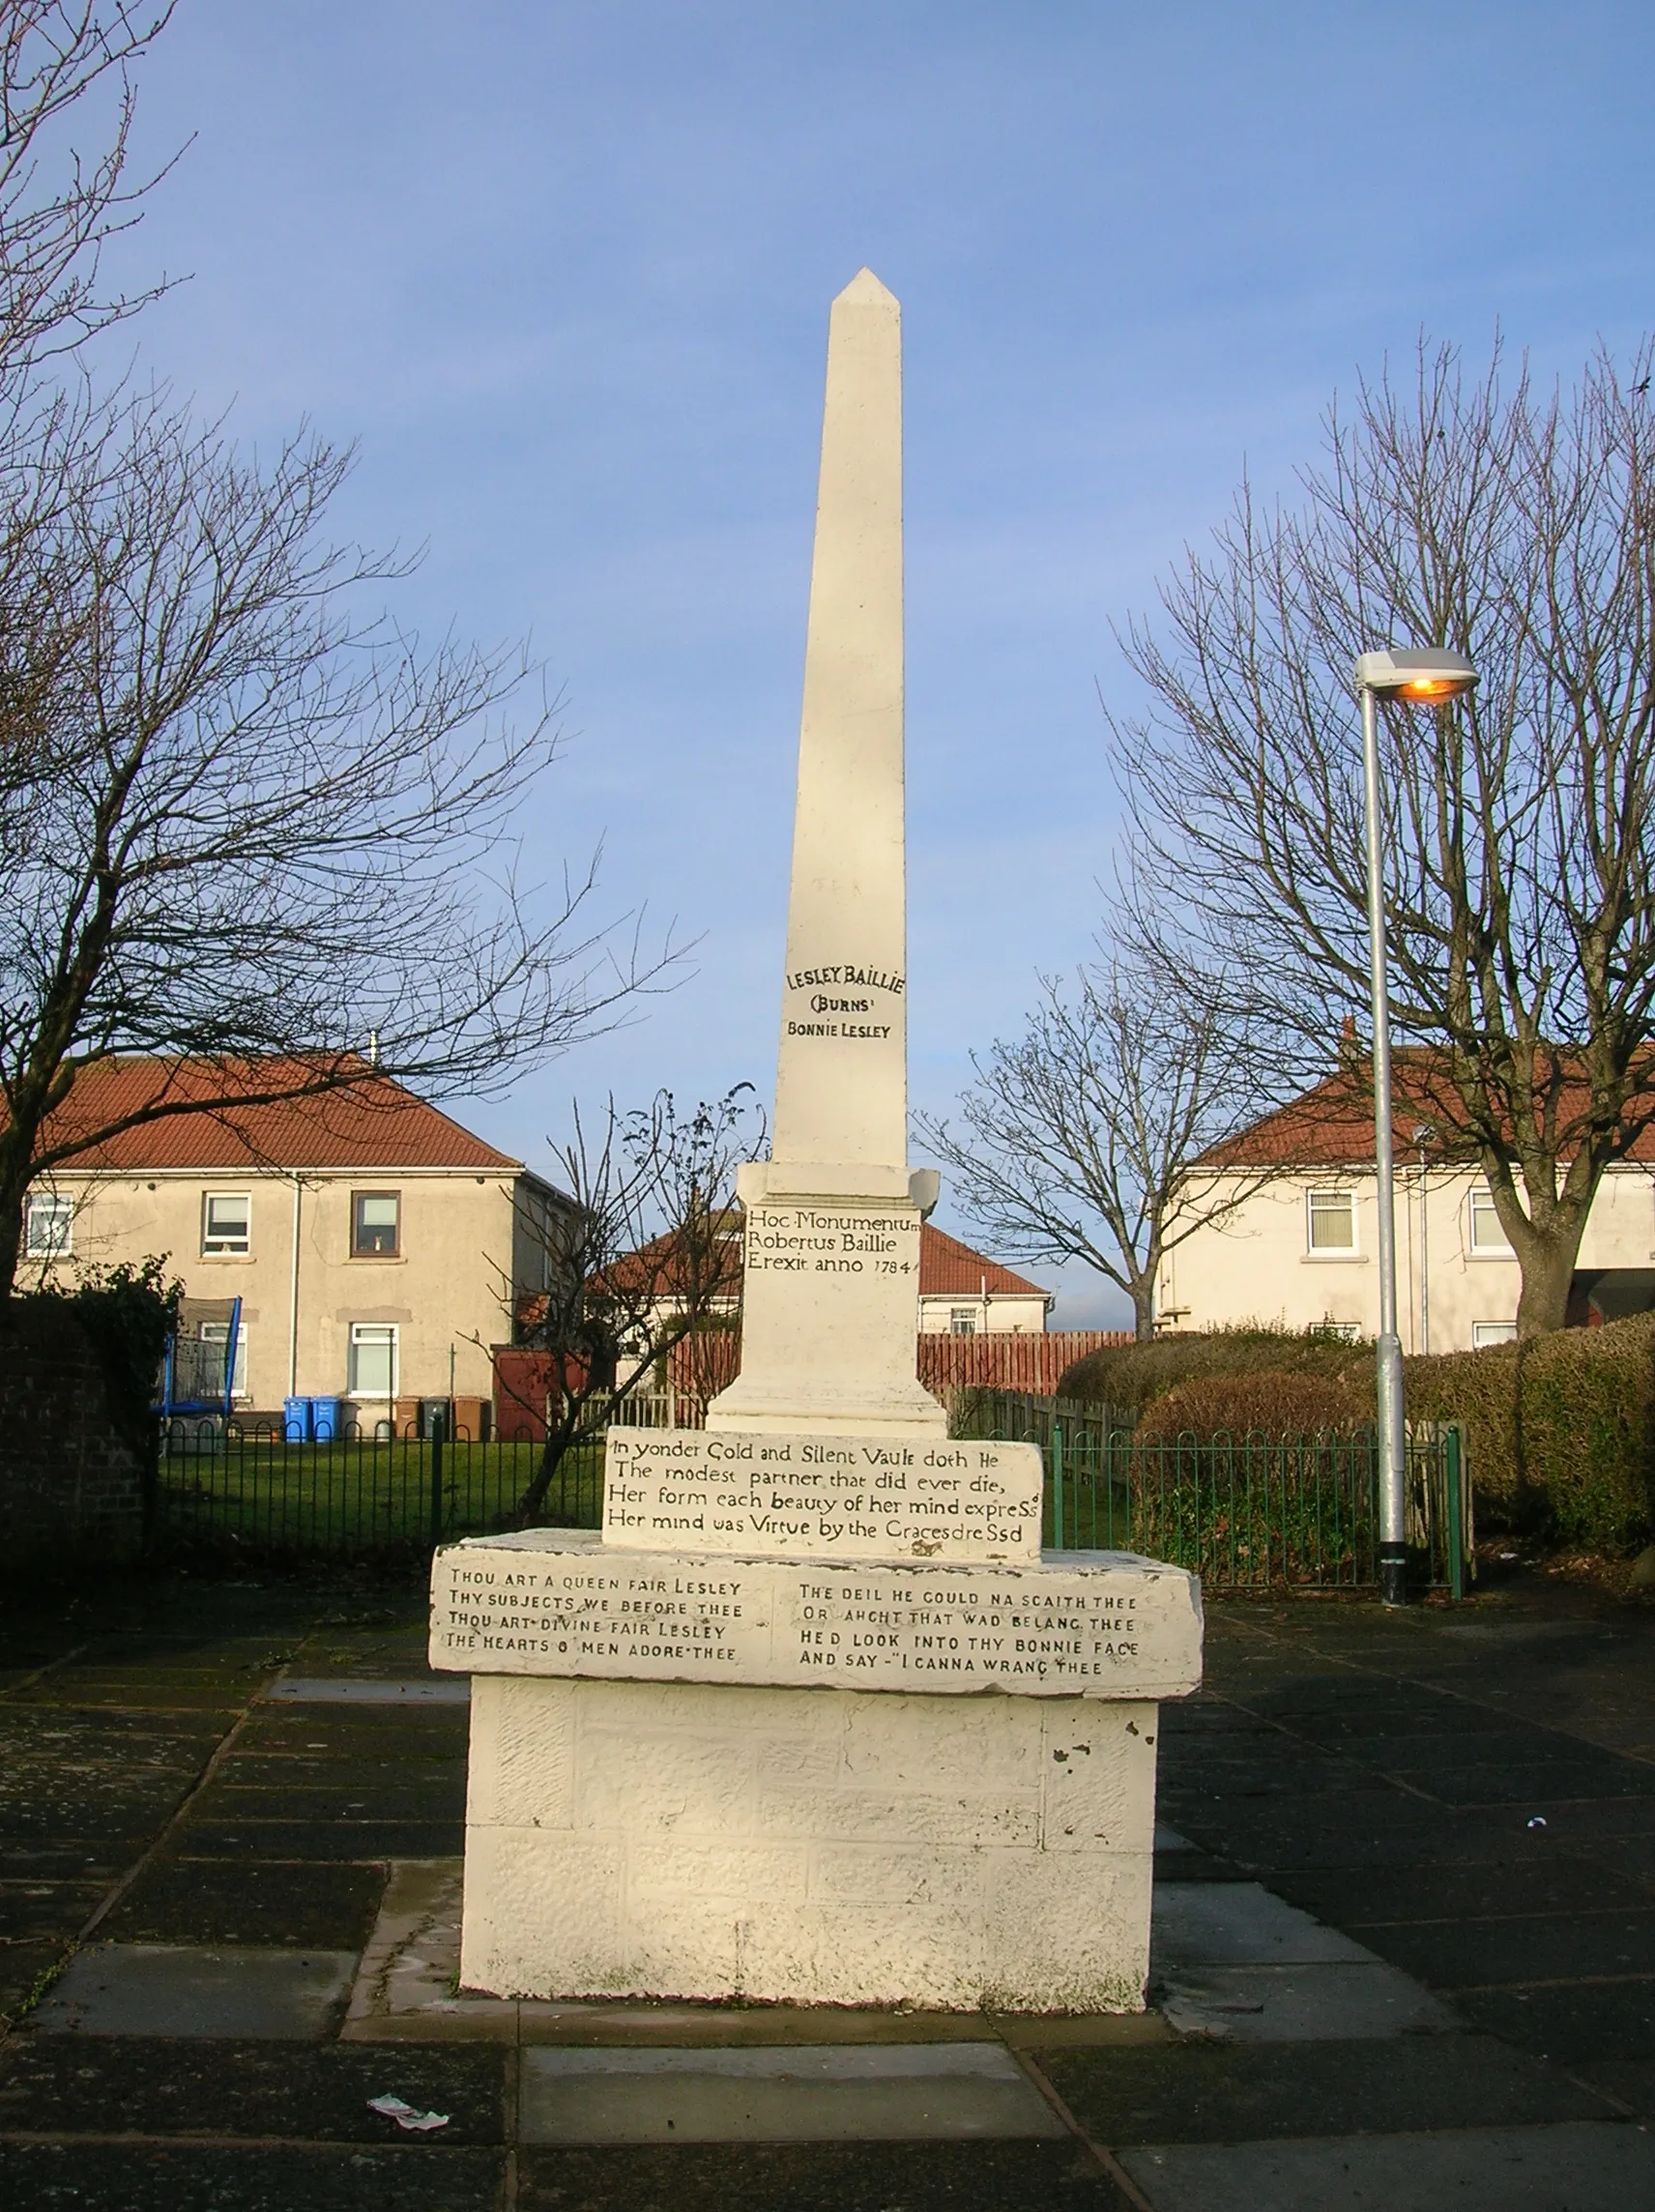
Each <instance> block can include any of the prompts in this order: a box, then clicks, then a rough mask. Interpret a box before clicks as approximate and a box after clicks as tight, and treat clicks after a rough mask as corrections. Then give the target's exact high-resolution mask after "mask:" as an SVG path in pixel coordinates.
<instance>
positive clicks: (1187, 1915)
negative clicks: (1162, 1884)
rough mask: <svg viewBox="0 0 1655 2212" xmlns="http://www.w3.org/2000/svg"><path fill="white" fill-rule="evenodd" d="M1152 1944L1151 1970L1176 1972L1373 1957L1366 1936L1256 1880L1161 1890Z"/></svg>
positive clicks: (1370, 1961)
mask: <svg viewBox="0 0 1655 2212" xmlns="http://www.w3.org/2000/svg"><path fill="white" fill-rule="evenodd" d="M1149 1947H1150V1948H1149V1955H1150V1962H1151V1968H1152V1970H1153V1971H1155V1972H1157V1973H1163V1974H1167V1975H1169V1976H1172V1977H1174V1978H1176V1977H1177V1976H1178V1975H1180V1974H1181V1973H1183V1972H1185V1971H1187V1970H1188V1969H1189V1968H1191V1967H1197V1966H1254V1965H1264V1966H1287V1965H1321V1964H1324V1963H1325V1962H1327V1961H1329V1960H1347V1961H1359V1962H1361V1963H1363V1964H1365V1965H1372V1964H1373V1963H1374V1954H1373V1952H1372V1951H1370V1950H1367V1949H1365V1948H1364V1946H1363V1945H1362V1944H1360V1943H1356V1942H1353V1941H1352V1940H1351V1939H1350V1936H1341V1935H1340V1934H1339V1932H1338V1930H1337V1929H1333V1928H1324V1927H1323V1926H1322V1924H1321V1921H1319V1920H1313V1919H1312V1918H1311V1916H1310V1914H1309V1913H1308V1912H1301V1911H1299V1910H1298V1908H1297V1907H1296V1906H1292V1905H1288V1904H1286V1903H1284V1902H1283V1900H1282V1899H1281V1898H1279V1897H1277V1896H1275V1895H1274V1893H1273V1892H1272V1891H1270V1890H1267V1889H1265V1888H1263V1886H1262V1885H1261V1884H1260V1883H1258V1882H1256V1881H1236V1882H1179V1883H1178V1884H1176V1886H1175V1887H1172V1888H1168V1889H1162V1890H1157V1892H1156V1893H1155V1901H1154V1907H1153V1915H1152V1918H1151V1921H1150V1931H1149Z"/></svg>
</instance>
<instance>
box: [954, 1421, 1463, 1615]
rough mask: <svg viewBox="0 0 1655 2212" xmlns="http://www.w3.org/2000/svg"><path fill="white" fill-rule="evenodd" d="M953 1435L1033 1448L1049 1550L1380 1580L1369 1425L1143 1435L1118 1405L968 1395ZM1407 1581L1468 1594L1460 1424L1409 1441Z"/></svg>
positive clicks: (1267, 1584) (1275, 1577)
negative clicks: (1297, 1432)
mask: <svg viewBox="0 0 1655 2212" xmlns="http://www.w3.org/2000/svg"><path fill="white" fill-rule="evenodd" d="M952 1426H953V1428H954V1431H955V1433H956V1434H957V1435H960V1436H976V1437H984V1438H995V1439H998V1440H1000V1441H1004V1442H1030V1443H1033V1444H1036V1445H1038V1447H1039V1449H1040V1453H1041V1456H1042V1458H1043V1460H1044V1462H1045V1468H1046V1496H1045V1506H1044V1522H1043V1528H1042V1540H1043V1542H1044V1543H1045V1544H1046V1545H1047V1547H1048V1548H1050V1549H1051V1550H1054V1551H1088V1552H1091V1551H1097V1552H1136V1553H1141V1554H1143V1555H1146V1556H1147V1557H1151V1558H1159V1559H1167V1560H1170V1561H1171V1562H1172V1563H1173V1564H1174V1565H1176V1566H1181V1567H1188V1568H1190V1569H1192V1570H1193V1571H1194V1572H1195V1573H1197V1574H1199V1575H1200V1576H1201V1578H1202V1580H1203V1582H1204V1583H1205V1585H1206V1586H1208V1587H1209V1588H1212V1589H1268V1588H1278V1587H1296V1588H1313V1589H1367V1588H1372V1587H1374V1586H1377V1584H1378V1581H1379V1447H1378V1441H1377V1438H1376V1436H1375V1432H1374V1431H1373V1429H1372V1428H1366V1429H1359V1430H1357V1431H1355V1432H1354V1433H1352V1434H1348V1435H1339V1434H1325V1435H1317V1436H1291V1435H1290V1436H1263V1435H1260V1434H1258V1433H1254V1434H1251V1435H1248V1436H1243V1437H1233V1436H1227V1435H1218V1436H1210V1437H1197V1436H1194V1435H1190V1434H1185V1435H1183V1436H1178V1437H1141V1436H1139V1435H1138V1434H1137V1433H1136V1431H1135V1428H1134V1426H1133V1424H1132V1421H1131V1418H1130V1416H1121V1415H1118V1414H1115V1413H1113V1412H1111V1411H1110V1409H1108V1408H1105V1407H1098V1406H1092V1405H1083V1404H1070V1403H1065V1402H1064V1401H1063V1400H1061V1399H1057V1398H1033V1397H1026V1396H1023V1395H1022V1394H1021V1393H1017V1392H1012V1391H999V1390H993V1391H973V1392H968V1393H962V1394H961V1397H960V1400H959V1402H958V1403H957V1405H956V1407H955V1409H954V1419H953V1423H952ZM1408 1535H1409V1548H1410V1555H1411V1559H1412V1569H1413V1578H1414V1580H1415V1581H1417V1582H1420V1583H1423V1584H1425V1585H1427V1586H1431V1587H1434V1588H1441V1589H1446V1590H1447V1591H1448V1592H1449V1594H1450V1595H1451V1596H1453V1597H1456V1598H1458V1597H1463V1596H1464V1595H1465V1590H1466V1577H1467V1573H1468V1560H1469V1557H1470V1543H1471V1514H1470V1494H1469V1484H1468V1480H1467V1470H1466V1453H1465V1446H1464V1441H1463V1438H1462V1434H1461V1431H1460V1430H1459V1429H1458V1428H1457V1427H1445V1426H1440V1425H1437V1424H1429V1425H1428V1424H1423V1423H1422V1424H1416V1425H1415V1427H1414V1428H1413V1429H1412V1430H1410V1432H1409V1436H1408Z"/></svg>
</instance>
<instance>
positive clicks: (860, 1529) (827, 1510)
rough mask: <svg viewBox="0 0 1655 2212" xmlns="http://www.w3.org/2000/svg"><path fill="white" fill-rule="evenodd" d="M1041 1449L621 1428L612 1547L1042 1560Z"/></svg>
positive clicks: (607, 1495) (606, 1514) (609, 1482)
mask: <svg viewBox="0 0 1655 2212" xmlns="http://www.w3.org/2000/svg"><path fill="white" fill-rule="evenodd" d="M1040 1491H1041V1469H1040V1454H1039V1452H1038V1450H1037V1449H1036V1447H1035V1446H1034V1445H1033V1444H1007V1443H980V1442H976V1441H968V1442H954V1441H944V1440H942V1439H939V1440H938V1441H936V1442H930V1441H923V1440H915V1438H912V1437H888V1438H880V1437H844V1436H836V1437H821V1436H817V1437H806V1436H796V1437H772V1436H756V1435H742V1434H740V1433H739V1432H736V1431H730V1432H704V1431H702V1430H697V1429H624V1428H613V1429H611V1430H610V1431H609V1435H608V1453H607V1465H606V1468H605V1471H604V1492H603V1537H604V1542H605V1543H607V1544H610V1545H616V1546H624V1547H627V1548H635V1549H653V1550H658V1549H660V1548H661V1547H662V1546H664V1545H670V1546H671V1547H672V1548H673V1549H674V1550H675V1551H693V1552H703V1551H707V1552H730V1551H737V1550H747V1551H758V1552H769V1553H777V1554H780V1555H782V1556H783V1557H793V1558H835V1557H837V1558H886V1559H888V1558H891V1557H897V1558H913V1559H928V1558H947V1559H985V1560H993V1559H1005V1560H1017V1559H1027V1560H1030V1561H1031V1562H1033V1561H1037V1560H1038V1559H1039V1557H1040Z"/></svg>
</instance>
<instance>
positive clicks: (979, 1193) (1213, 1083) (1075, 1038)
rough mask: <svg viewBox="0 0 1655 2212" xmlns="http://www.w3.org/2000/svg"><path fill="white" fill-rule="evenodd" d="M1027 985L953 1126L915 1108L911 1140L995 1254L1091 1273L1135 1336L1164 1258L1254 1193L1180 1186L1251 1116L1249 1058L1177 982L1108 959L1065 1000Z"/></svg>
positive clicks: (1211, 1008)
mask: <svg viewBox="0 0 1655 2212" xmlns="http://www.w3.org/2000/svg"><path fill="white" fill-rule="evenodd" d="M1040 990H1041V1003H1040V1004H1039V1005H1038V1006H1037V1008H1036V1009H1035V1011H1034V1013H1033V1014H1032V1015H1031V1019H1030V1022H1029V1026H1028V1028H1027V1029H1026V1030H1025V1032H1024V1033H1023V1035H1022V1036H1021V1037H1019V1038H1017V1039H1016V1040H1014V1041H1013V1042H1011V1043H1002V1042H999V1041H997V1042H996V1043H995V1044H993V1045H992V1046H991V1047H990V1048H989V1050H988V1052H987V1054H986V1055H985V1056H984V1057H983V1058H982V1059H980V1060H979V1059H978V1057H977V1056H976V1054H974V1053H973V1056H972V1065H973V1068H974V1070H975V1073H976V1080H975V1082H974V1083H973V1086H972V1087H971V1089H970V1090H968V1091H964V1092H962V1094H961V1097H960V1117H961V1121H962V1123H963V1126H962V1128H961V1129H960V1131H959V1132H958V1133H956V1132H955V1131H954V1129H953V1128H952V1127H951V1126H950V1124H949V1123H948V1121H946V1120H944V1119H939V1118H937V1117H935V1116H931V1115H925V1114H921V1115H917V1116H915V1130H916V1132H917V1134H918V1136H919V1137H920V1139H921V1141H922V1142H923V1143H924V1145H925V1146H926V1147H927V1148H928V1150H930V1151H931V1152H932V1153H933V1154H934V1155H935V1157H936V1158H937V1159H938V1161H939V1162H940V1163H942V1164H943V1165H944V1167H945V1168H946V1169H947V1170H948V1174H949V1189H950V1193H951V1195H952V1197H953V1199H954V1201H955V1203H956V1204H957V1205H958V1206H959V1208H960V1209H961V1211H962V1212H964V1213H965V1214H966V1215H967V1216H968V1217H969V1218H970V1219H971V1220H973V1221H974V1222H975V1223H977V1224H978V1226H979V1227H981V1228H982V1229H984V1230H986V1231H987V1232H988V1234H989V1236H990V1237H993V1238H994V1240H995V1241H996V1243H997V1244H998V1245H999V1246H1000V1247H1001V1248H1002V1250H1004V1251H1005V1252H1007V1253H1009V1254H1012V1255H1014V1256H1016V1257H1018V1258H1020V1259H1026V1260H1034V1261H1039V1260H1080V1261H1083V1262H1084V1263H1085V1264H1086V1266H1089V1267H1095V1268H1096V1269H1097V1271H1098V1273H1099V1274H1101V1275H1103V1276H1105V1277H1106V1278H1107V1279H1108V1280H1109V1281H1110V1282H1112V1283H1114V1284H1116V1285H1117V1286H1118V1288H1119V1289H1121V1290H1123V1291H1124V1292H1125V1293H1126V1295H1127V1296H1128V1297H1129V1298H1130V1299H1131V1300H1132V1312H1133V1319H1134V1324H1135V1326H1136V1330H1137V1333H1138V1335H1139V1337H1140V1338H1145V1339H1147V1338H1148V1337H1151V1336H1152V1335H1153V1334H1154V1332H1155V1287H1156V1284H1157V1282H1158V1280H1159V1278H1160V1272H1161V1266H1162V1262H1163V1261H1164V1260H1165V1258H1166V1256H1167V1254H1168V1253H1169V1252H1170V1251H1171V1250H1172V1249H1173V1248H1174V1247H1175V1246H1176V1245H1177V1244H1179V1243H1181V1242H1182V1241H1183V1240H1184V1238H1185V1237H1190V1236H1192V1235H1193V1234H1194V1233H1195V1231H1196V1230H1198V1229H1200V1228H1204V1227H1205V1226H1206V1225H1207V1224H1208V1223H1210V1222H1213V1221H1216V1220H1220V1219H1222V1218H1223V1217H1224V1215H1226V1214H1227V1213H1229V1212H1231V1211H1233V1210H1234V1208H1235V1207H1237V1206H1239V1205H1240V1204H1241V1203H1242V1201H1243V1200H1244V1199H1245V1198H1247V1197H1248V1196H1249V1195H1250V1194H1251V1192H1252V1191H1253V1189H1254V1188H1255V1187H1256V1182H1257V1179H1256V1178H1255V1177H1253V1176H1252V1175H1250V1174H1246V1173H1239V1174H1234V1173H1233V1174H1228V1175H1225V1176H1223V1177H1216V1178H1213V1177H1209V1178H1202V1179H1197V1182H1195V1183H1192V1182H1191V1181H1190V1179H1189V1170H1190V1168H1191V1166H1192V1164H1193V1163H1194V1162H1195V1161H1196V1160H1197V1159H1198V1158H1199V1157H1200V1155H1201V1154H1202V1153H1203V1152H1204V1151H1205V1150H1207V1149H1208V1148H1209V1147H1211V1146H1213V1145H1215V1144H1217V1143H1219V1142H1220V1141H1221V1140H1222V1139H1223V1138H1224V1137H1226V1136H1229V1135H1231V1134H1232V1133H1233V1132H1234V1129H1235V1128H1236V1126H1237V1123H1238V1117H1239V1116H1241V1115H1242V1114H1244V1113H1247V1112H1249V1111H1253V1110H1256V1105H1257V1098H1258V1093H1257V1091H1256V1089H1255V1088H1254V1087H1253V1083H1252V1078H1251V1073H1250V1056H1249V1054H1248V1052H1247V1050H1246V1047H1245V1041H1244V1038H1243V1036H1242V1035H1241V1034H1240V1033H1237V1032H1236V1031H1235V1030H1234V1028H1233V1027H1232V1026H1231V1024H1230V1023H1229V1022H1228V1021H1227V1020H1226V1018H1225V1013H1224V1008H1223V1003H1222V996H1221V994H1220V993H1219V992H1218V991H1217V990H1216V988H1215V987H1214V986H1213V985H1212V984H1211V983H1210V982H1209V981H1207V980H1205V979H1204V978H1202V977H1201V976H1200V975H1198V974H1195V973H1192V972H1188V971H1186V972H1185V973H1184V974H1182V975H1176V974H1175V973H1173V972H1172V971H1170V970H1169V969H1167V968H1165V967H1157V966H1155V965H1151V964H1142V963H1140V964H1128V963H1124V962H1121V961H1118V960H1116V961H1112V962H1110V963H1109V964H1107V965H1106V966H1104V967H1103V968H1101V969H1094V970H1083V971H1082V972H1081V974H1080V975H1079V977H1078V979H1077V985H1076V988H1075V990H1074V992H1073V994H1072V995H1070V994H1068V993H1066V992H1065V991H1064V989H1063V987H1062V986H1061V984H1060V983H1059V982H1058V981H1057V980H1056V979H1055V978H1053V977H1050V976H1045V977H1042V978H1041V984H1040Z"/></svg>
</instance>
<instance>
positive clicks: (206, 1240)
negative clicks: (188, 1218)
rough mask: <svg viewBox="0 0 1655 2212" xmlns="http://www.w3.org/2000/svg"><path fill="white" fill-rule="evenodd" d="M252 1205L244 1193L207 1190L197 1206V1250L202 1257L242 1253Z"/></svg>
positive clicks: (246, 1242) (244, 1248) (242, 1191)
mask: <svg viewBox="0 0 1655 2212" xmlns="http://www.w3.org/2000/svg"><path fill="white" fill-rule="evenodd" d="M251 1214H252V1201H251V1200H250V1199H249V1198H248V1196H247V1192H246V1191H245V1190H210V1191H209V1192H208V1193H207V1195H206V1197H205V1198H204V1199H203V1200H202V1202H201V1249H202V1251H203V1252H204V1253H207V1254H211V1253H214V1252H245V1251H246V1250H247V1245H248V1241H249V1237H248V1222H249V1220H250V1218H251Z"/></svg>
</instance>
